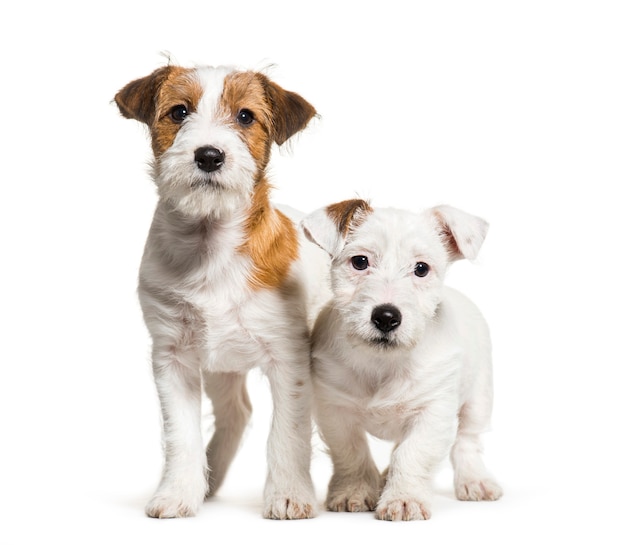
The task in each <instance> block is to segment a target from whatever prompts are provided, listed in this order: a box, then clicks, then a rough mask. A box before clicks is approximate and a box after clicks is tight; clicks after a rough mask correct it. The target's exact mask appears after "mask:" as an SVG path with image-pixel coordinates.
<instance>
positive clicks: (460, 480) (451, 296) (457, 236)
mask: <svg viewBox="0 0 626 545" xmlns="http://www.w3.org/2000/svg"><path fill="white" fill-rule="evenodd" d="M302 227H303V229H304V231H305V233H306V234H307V236H308V237H309V238H310V239H311V240H312V241H314V242H316V243H317V244H318V245H320V246H321V247H322V248H324V249H325V250H327V251H328V252H329V254H330V255H331V257H332V267H331V275H332V290H333V300H332V301H331V302H330V303H329V304H328V305H327V306H326V307H325V308H324V309H323V310H322V312H321V314H320V316H319V318H318V320H317V323H316V326H315V329H314V332H313V340H312V343H313V347H312V353H313V384H314V399H315V401H314V405H315V410H314V412H315V417H316V420H317V423H318V426H319V430H320V433H321V435H322V437H323V439H324V440H325V442H326V443H327V445H328V448H329V453H330V455H331V458H332V461H333V468H334V472H333V476H332V478H331V481H330V484H329V489H328V496H327V502H326V505H327V508H328V509H330V510H333V511H366V510H375V511H376V516H377V517H378V518H380V519H384V520H416V519H427V518H429V517H430V513H431V508H430V501H431V494H432V490H431V476H432V473H433V471H434V469H435V468H436V467H437V465H438V464H439V463H440V462H441V460H442V459H443V458H444V457H445V456H446V454H447V453H451V459H452V463H453V465H454V472H455V490H456V495H457V497H458V498H459V499H463V500H493V499H497V498H499V497H500V495H501V493H502V492H501V489H500V487H499V486H498V485H497V483H496V482H495V481H494V480H493V479H492V478H491V477H490V476H489V474H488V473H487V471H486V469H485V467H484V465H483V462H482V459H481V455H480V453H481V447H480V442H479V434H480V433H481V432H483V431H484V430H485V429H486V428H487V427H488V424H489V417H490V413H491V405H492V379H491V356H490V340H489V333H488V329H487V325H486V323H485V321H484V319H483V318H482V316H481V314H480V312H479V311H478V309H477V308H476V306H475V305H474V304H473V303H471V302H470V301H469V300H468V299H467V298H466V297H464V296H463V295H461V294H460V293H459V292H457V291H454V290H452V289H451V288H447V287H444V286H443V279H444V275H445V272H446V269H447V267H448V265H449V263H450V261H451V260H453V259H458V258H461V257H472V258H473V257H475V256H476V253H477V252H478V249H479V248H480V245H481V244H482V241H483V238H484V236H485V233H486V230H487V224H486V222H484V221H483V220H481V219H479V218H476V217H474V216H471V215H469V214H465V213H463V212H461V211H459V210H456V209H454V208H452V207H438V208H436V209H430V210H427V211H425V212H423V213H421V214H413V213H411V212H407V211H402V210H394V209H375V210H374V211H373V212H370V213H364V214H362V215H361V216H360V217H359V221H358V222H355V225H351V227H350V230H349V231H348V232H347V234H345V235H344V234H342V233H340V232H339V231H338V229H337V225H336V224H335V223H334V222H333V221H332V220H331V218H329V216H328V214H327V210H326V209H322V210H318V211H317V212H314V213H313V214H311V215H310V216H308V217H307V218H305V219H304V220H303V222H302ZM452 239H454V240H452ZM457 249H458V252H457ZM455 252H456V253H455ZM353 256H366V257H367V258H368V260H369V267H368V268H367V269H366V270H355V268H354V267H353V266H352V263H351V258H352V257H353ZM417 262H425V263H427V264H428V265H430V272H429V273H428V274H427V275H426V276H425V277H422V278H420V277H418V276H416V275H415V274H414V268H415V264H416V263H417ZM384 304H390V305H394V306H395V307H396V308H397V309H398V310H399V311H400V312H401V323H400V325H399V326H398V327H397V328H396V329H394V330H392V331H389V332H387V333H384V332H382V331H381V330H379V329H378V328H377V327H376V325H375V324H374V323H373V320H372V318H373V314H372V312H373V309H375V308H376V307H377V306H379V305H384ZM366 433H369V434H372V435H374V436H376V437H379V438H381V439H385V440H389V441H393V442H394V443H395V449H394V451H393V454H392V456H391V461H390V464H389V467H388V470H387V471H386V472H385V474H384V475H383V476H381V475H380V474H379V471H378V469H377V468H376V466H375V464H374V461H373V459H372V456H371V454H370V451H369V447H368V443H367V439H366V437H367V436H366Z"/></svg>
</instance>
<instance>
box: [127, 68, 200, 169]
mask: <svg viewBox="0 0 626 545" xmlns="http://www.w3.org/2000/svg"><path fill="white" fill-rule="evenodd" d="M193 74H194V70H193V69H191V68H182V67H180V66H165V67H163V68H159V69H158V70H155V71H154V72H152V74H150V75H149V76H146V77H144V78H140V79H137V80H134V81H131V82H130V83H129V84H128V85H126V86H125V87H124V88H123V89H121V90H120V91H119V92H118V93H117V94H116V95H115V102H116V104H117V106H118V107H119V109H120V112H121V113H122V115H124V116H125V117H128V118H130V119H136V120H137V121H141V122H142V123H145V124H146V125H148V127H149V128H150V134H151V136H152V150H153V152H154V155H155V157H158V156H160V155H161V154H162V153H163V152H164V151H165V150H167V149H168V148H169V147H170V146H171V145H172V143H173V142H174V138H176V134H177V133H178V129H180V123H176V122H175V121H174V120H173V119H172V118H171V117H170V116H169V113H170V111H171V110H172V108H173V107H174V106H178V105H183V106H185V107H186V108H187V110H188V111H190V112H193V111H195V110H196V108H197V106H198V102H199V101H200V97H201V96H202V86H201V85H200V83H199V82H198V81H197V79H195V78H194V75H193Z"/></svg>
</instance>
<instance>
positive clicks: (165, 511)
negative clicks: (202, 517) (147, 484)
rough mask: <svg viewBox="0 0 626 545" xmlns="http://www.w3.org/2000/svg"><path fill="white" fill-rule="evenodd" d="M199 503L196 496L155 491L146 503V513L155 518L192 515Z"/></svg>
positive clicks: (196, 510)
mask: <svg viewBox="0 0 626 545" xmlns="http://www.w3.org/2000/svg"><path fill="white" fill-rule="evenodd" d="M201 503H202V501H201V500H198V499H197V498H190V497H183V495H176V494H173V493H167V492H165V491H163V492H161V491H157V493H156V494H155V495H154V496H153V498H152V499H151V500H150V501H149V502H148V505H146V515H148V516H149V517H152V518H157V519H170V518H184V517H193V516H194V515H195V514H196V513H197V512H198V509H199V507H200V505H201Z"/></svg>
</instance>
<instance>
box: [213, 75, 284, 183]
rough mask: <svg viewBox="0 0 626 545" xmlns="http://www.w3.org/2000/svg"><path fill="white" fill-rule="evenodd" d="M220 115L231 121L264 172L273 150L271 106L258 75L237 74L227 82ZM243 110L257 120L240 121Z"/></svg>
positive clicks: (231, 76)
mask: <svg viewBox="0 0 626 545" xmlns="http://www.w3.org/2000/svg"><path fill="white" fill-rule="evenodd" d="M220 108H221V112H220V113H221V115H222V116H223V118H224V119H225V120H227V121H228V122H230V123H231V124H232V126H233V128H234V129H235V130H237V131H238V132H239V135H240V136H241V138H242V139H243V140H244V142H245V143H246V145H247V146H248V149H249V150H250V153H251V154H252V157H254V160H255V162H256V164H257V166H258V169H259V171H262V170H263V169H265V167H266V166H267V163H268V162H269V159H270V152H271V149H272V135H271V130H272V123H273V121H272V119H273V115H274V114H273V111H272V105H271V104H270V103H269V101H268V100H267V97H266V96H265V92H264V89H263V86H262V85H261V82H260V80H259V74H257V73H256V72H234V73H232V74H229V75H228V76H226V78H225V80H224V93H223V95H222V99H221V101H220ZM242 109H247V110H250V111H251V112H252V114H253V116H254V121H253V122H252V123H250V124H249V125H241V124H239V123H238V122H237V119H236V118H237V115H238V113H239V112H240V111H241V110H242Z"/></svg>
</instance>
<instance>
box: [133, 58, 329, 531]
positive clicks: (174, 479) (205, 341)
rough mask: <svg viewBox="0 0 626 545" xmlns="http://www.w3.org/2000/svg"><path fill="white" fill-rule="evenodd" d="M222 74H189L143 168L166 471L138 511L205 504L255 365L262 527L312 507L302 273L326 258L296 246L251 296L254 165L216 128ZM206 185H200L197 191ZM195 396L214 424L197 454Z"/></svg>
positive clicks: (223, 465)
mask: <svg viewBox="0 0 626 545" xmlns="http://www.w3.org/2000/svg"><path fill="white" fill-rule="evenodd" d="M229 70H230V69H224V68H199V69H197V70H196V71H195V77H197V78H198V79H199V81H200V82H201V83H202V86H203V88H204V91H205V92H204V95H203V97H202V99H201V101H200V103H199V105H198V108H197V110H196V111H195V112H193V113H190V115H189V116H188V118H187V119H185V121H184V123H183V124H182V126H181V128H180V129H179V131H178V133H177V135H176V138H175V140H174V142H173V144H172V145H171V146H170V148H169V149H168V150H166V151H165V152H164V153H163V155H162V156H161V157H159V158H156V159H155V164H154V169H153V172H154V177H155V182H156V185H157V187H158V190H159V197H160V198H159V202H158V205H157V209H156V211H155V215H154V219H153V223H152V227H151V229H150V233H149V236H148V240H147V242H146V247H145V252H144V256H143V260H142V263H141V269H140V275H139V299H140V302H141V306H142V309H143V313H144V318H145V322H146V324H147V327H148V329H149V331H150V334H151V336H152V339H153V348H152V352H153V357H152V361H153V370H154V377H155V381H156V386H157V390H158V394H159V399H160V402H161V408H162V415H163V442H164V451H165V465H164V469H163V474H162V478H161V481H160V484H159V486H158V489H157V490H156V492H155V494H154V496H153V497H152V499H151V500H150V502H149V503H148V505H147V507H146V512H147V514H148V515H149V516H151V517H160V518H168V517H182V516H191V515H194V514H195V513H196V512H197V510H198V508H199V507H200V505H201V504H202V502H203V500H204V498H205V496H206V495H211V494H214V493H215V491H216V490H217V488H218V487H219V486H220V484H221V483H222V481H223V479H224V476H225V474H226V471H227V469H228V467H229V465H230V462H231V460H232V458H233V456H234V455H235V452H236V450H237V447H238V445H239V441H240V439H241V436H242V433H243V431H244V428H245V426H246V424H247V422H248V420H249V418H250V413H251V405H250V401H249V399H248V395H247V392H246V387H245V377H246V375H245V374H246V372H247V371H248V370H250V369H251V368H253V367H257V366H258V367H260V368H261V369H262V371H263V372H264V373H265V374H266V375H267V377H268V378H269V383H270V387H271V391H272V395H273V401H274V414H273V422H272V428H271V432H270V437H269V439H268V450H267V462H268V474H267V481H266V486H265V493H264V497H265V505H264V516H266V517H268V518H278V519H287V518H304V517H309V516H312V515H313V514H314V506H315V494H314V488H313V484H312V481H311V477H310V474H309V465H310V448H311V444H310V441H311V418H310V396H311V385H310V374H309V365H310V345H309V325H310V318H309V316H308V315H307V310H309V311H311V312H315V310H314V309H315V304H316V302H315V300H316V298H318V297H319V296H320V294H321V293H322V292H323V290H322V289H321V287H320V286H317V285H315V284H314V282H315V281H317V282H319V281H320V278H315V277H314V276H313V275H311V274H310V271H311V270H312V269H315V270H316V271H319V270H323V269H321V268H319V267H322V265H321V264H320V265H316V267H317V268H316V267H311V263H312V262H317V263H322V262H323V260H326V261H327V258H326V256H325V255H323V253H322V252H321V251H319V250H317V252H313V253H312V252H311V248H312V245H311V244H309V243H308V242H306V243H305V244H303V245H301V248H300V258H299V260H298V261H297V262H294V263H293V264H292V266H291V269H290V271H289V279H288V281H287V282H286V284H284V285H282V286H281V288H280V289H269V288H263V289H254V288H253V287H252V286H251V284H250V282H249V278H250V276H251V274H252V268H253V264H252V263H251V261H250V259H249V258H248V257H247V256H246V255H244V254H243V253H241V251H240V247H241V245H242V243H243V242H244V236H245V235H244V233H245V222H246V219H247V214H248V210H249V208H250V205H251V198H252V194H253V191H254V179H253V174H255V172H256V169H257V165H256V164H255V161H254V159H253V157H252V155H251V153H250V152H249V150H248V148H247V146H246V145H245V142H244V140H243V139H242V138H240V137H239V136H238V135H237V132H236V130H235V129H234V128H233V127H232V120H230V125H229V123H227V122H226V120H224V119H220V117H219V116H218V115H217V111H218V109H217V102H218V100H219V99H220V95H221V92H222V86H223V82H224V77H225V75H226V74H227V73H228V72H229ZM209 145H211V146H215V147H217V148H220V149H222V150H223V151H224V152H225V154H226V158H227V159H226V161H225V164H224V166H223V167H222V168H220V169H219V170H216V171H215V172H211V173H206V172H204V171H201V170H200V169H198V168H197V166H196V163H195V160H194V150H196V149H197V148H199V147H202V146H209ZM207 179H210V180H211V182H212V183H210V184H206V183H203V182H206V181H207ZM267 214H270V215H275V214H276V212H275V211H274V210H273V209H271V208H270V209H269V210H267ZM203 388H204V391H205V393H206V394H207V395H208V396H209V398H210V399H211V402H212V405H213V412H214V416H215V433H214V435H213V437H212V439H211V441H210V443H209V445H208V447H207V448H206V452H205V445H204V444H203V442H202V436H201V421H200V420H201V396H202V389H203Z"/></svg>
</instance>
